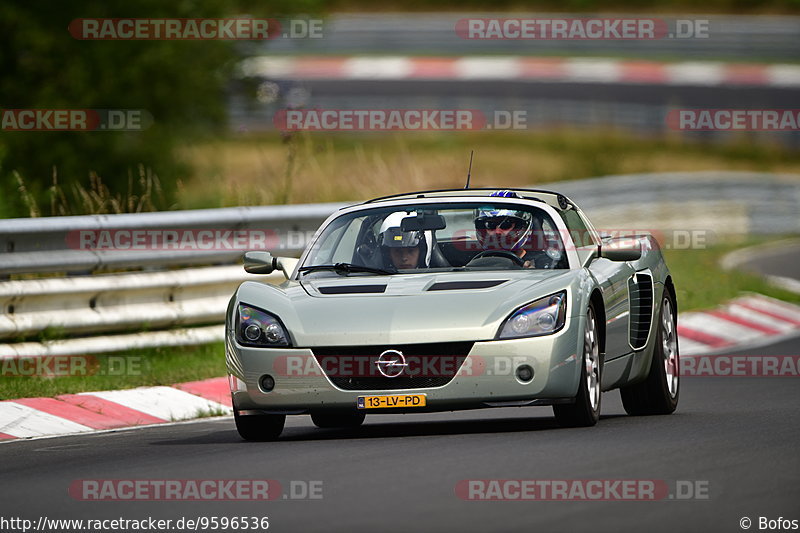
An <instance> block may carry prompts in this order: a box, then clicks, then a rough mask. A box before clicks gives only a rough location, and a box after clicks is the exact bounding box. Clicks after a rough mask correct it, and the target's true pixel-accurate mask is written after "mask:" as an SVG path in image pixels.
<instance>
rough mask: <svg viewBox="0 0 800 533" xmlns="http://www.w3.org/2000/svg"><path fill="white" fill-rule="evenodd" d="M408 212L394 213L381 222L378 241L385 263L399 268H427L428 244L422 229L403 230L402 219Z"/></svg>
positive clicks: (387, 265)
mask: <svg viewBox="0 0 800 533" xmlns="http://www.w3.org/2000/svg"><path fill="white" fill-rule="evenodd" d="M407 216H409V215H407V214H406V213H403V212H400V213H392V214H391V215H389V216H388V217H386V219H385V220H384V221H383V223H382V224H381V229H380V234H379V236H378V243H379V244H380V247H381V256H382V257H383V264H384V265H385V266H386V267H394V268H395V269H397V270H406V269H412V268H427V266H428V245H427V242H426V239H425V234H424V233H423V232H422V231H403V230H402V229H401V226H400V224H401V222H402V220H403V219H404V218H405V217H407Z"/></svg>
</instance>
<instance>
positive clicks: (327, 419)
mask: <svg viewBox="0 0 800 533" xmlns="http://www.w3.org/2000/svg"><path fill="white" fill-rule="evenodd" d="M245 270H247V271H248V272H251V273H256V274H270V273H272V272H274V271H276V270H281V271H283V273H284V275H285V276H286V277H287V280H286V281H285V282H284V283H283V284H281V285H280V286H275V285H271V284H268V283H261V282H256V281H247V282H245V283H242V284H241V286H240V287H239V288H238V290H237V291H236V293H235V294H234V295H233V298H232V299H231V301H230V305H229V308H228V312H227V319H226V360H227V369H228V374H229V381H230V387H231V393H232V395H233V406H234V415H235V420H236V427H237V429H238V431H239V434H240V435H241V436H242V437H243V438H245V439H247V440H269V439H274V438H277V437H278V436H279V435H280V433H281V431H282V430H283V426H284V423H285V420H286V415H293V414H310V415H311V419H312V420H313V422H314V424H316V425H317V426H319V427H325V428H330V427H353V426H358V425H360V424H361V423H363V422H364V419H365V415H366V414H368V413H410V412H413V413H423V412H432V411H450V410H456V409H475V408H480V407H512V406H513V407H519V406H537V405H552V407H553V411H554V412H555V417H556V419H557V421H558V422H559V423H560V424H561V425H564V426H591V425H594V424H595V423H597V421H598V419H599V414H600V403H601V393H602V392H604V391H609V390H612V389H620V392H621V394H622V401H623V404H624V406H625V410H626V411H627V412H628V413H629V414H632V415H647V414H667V413H671V412H673V411H674V410H675V408H676V406H677V404H678V374H679V373H678V368H679V361H678V342H677V341H678V339H677V333H676V315H677V309H676V300H675V288H674V286H673V281H672V278H671V276H670V273H669V270H668V269H667V266H666V264H665V263H664V258H663V257H662V254H661V252H660V250H659V247H658V243H657V242H656V241H655V239H654V238H653V237H652V236H650V235H634V236H628V237H624V238H620V237H617V238H611V237H610V236H609V235H608V234H606V233H604V232H598V231H597V230H596V229H595V228H594V227H593V226H592V224H591V223H590V222H589V220H588V219H587V218H586V216H585V215H584V214H583V212H582V211H581V210H580V209H579V208H578V207H577V206H576V205H575V204H574V203H573V202H572V201H571V200H569V199H568V198H567V197H565V196H563V195H561V194H558V193H555V192H550V191H543V190H531V189H514V190H505V191H496V190H486V189H465V190H441V191H427V192H415V193H409V194H403V195H397V196H391V197H385V198H378V199H375V200H370V201H368V202H365V203H363V204H359V205H355V206H352V207H347V208H344V209H341V210H340V211H338V212H336V213H334V214H333V215H331V216H330V217H329V218H328V219H327V220H326V221H325V222H324V223H323V225H322V227H321V228H320V229H319V230H318V231H317V233H316V234H315V235H314V237H313V239H312V240H311V242H310V244H309V246H308V248H307V249H306V251H305V252H304V253H303V255H302V256H301V257H300V259H299V261H298V260H296V259H289V258H281V257H273V256H272V255H271V254H270V253H269V252H248V253H247V254H245Z"/></svg>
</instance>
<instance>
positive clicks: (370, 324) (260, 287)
mask: <svg viewBox="0 0 800 533" xmlns="http://www.w3.org/2000/svg"><path fill="white" fill-rule="evenodd" d="M582 275H585V274H583V272H582V271H581V270H555V271H544V270H518V271H491V272H486V271H482V272H446V273H427V274H412V275H392V276H362V275H354V276H346V277H345V276H342V277H324V278H309V279H307V280H303V281H302V282H297V281H290V282H286V283H284V284H283V285H281V286H279V287H278V286H274V285H268V284H266V283H260V282H255V281H249V282H245V283H243V284H242V285H241V286H240V287H239V290H238V292H237V299H238V301H240V302H244V303H247V304H249V305H252V306H255V307H259V308H261V309H263V310H265V311H267V312H269V313H272V314H274V315H276V316H277V317H278V318H280V320H281V321H282V322H283V324H284V325H285V326H286V328H287V329H288V330H289V335H290V337H291V338H292V341H293V345H294V346H296V347H310V346H348V345H355V344H360V345H362V344H401V343H402V344H416V343H426V342H449V341H479V340H490V339H493V338H494V337H495V335H496V334H497V331H498V328H499V327H500V325H501V324H502V322H503V321H504V320H505V319H506V318H507V317H508V316H509V314H510V313H511V312H513V311H514V310H515V309H517V308H518V307H520V306H522V305H525V304H526V303H529V302H531V301H533V300H536V299H537V298H540V297H543V296H547V295H548V294H552V293H554V292H557V291H559V290H563V289H567V288H569V287H570V286H571V285H573V284H576V283H579V282H580V278H581V277H582ZM574 292H575V291H574V290H569V291H568V300H567V306H568V307H567V313H568V314H569V315H572V314H573V309H572V307H573V306H572V295H573V294H574Z"/></svg>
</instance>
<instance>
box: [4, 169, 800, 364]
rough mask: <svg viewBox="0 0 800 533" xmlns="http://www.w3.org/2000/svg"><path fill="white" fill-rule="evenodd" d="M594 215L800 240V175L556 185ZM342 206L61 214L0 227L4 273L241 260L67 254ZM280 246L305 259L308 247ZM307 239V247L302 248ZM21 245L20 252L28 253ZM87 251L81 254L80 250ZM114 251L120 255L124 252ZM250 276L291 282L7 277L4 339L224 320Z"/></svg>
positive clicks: (203, 255)
mask: <svg viewBox="0 0 800 533" xmlns="http://www.w3.org/2000/svg"><path fill="white" fill-rule="evenodd" d="M546 188H549V189H553V190H557V191H559V192H562V193H564V194H566V195H567V196H569V197H570V198H572V199H573V200H575V201H576V202H577V203H578V204H579V205H581V207H582V208H583V209H584V210H585V211H586V212H587V214H588V215H589V217H590V218H591V219H592V220H593V222H594V223H595V225H596V226H597V227H598V229H614V228H618V229H623V230H624V229H636V230H645V229H649V230H657V229H675V228H690V229H703V230H712V231H714V232H718V233H754V234H770V233H772V234H791V233H800V176H797V175H775V174H764V173H747V172H695V173H691V172H689V173H662V174H640V175H625V176H608V177H603V178H593V179H588V180H576V181H569V182H560V183H550V184H547V186H546ZM339 207H341V205H340V204H306V205H296V206H277V207H258V208H231V209H208V210H199V211H185V212H180V211H177V212H169V213H146V214H136V215H108V216H90V217H53V218H43V219H13V220H2V221H0V242H2V243H3V244H4V245H5V246H6V250H9V249H10V250H11V251H7V252H6V253H2V254H0V272H5V273H9V272H16V273H19V272H48V271H49V272H69V271H71V270H74V269H79V270H85V271H89V270H93V269H96V268H100V267H105V266H112V265H113V266H116V267H120V268H122V267H126V266H129V267H140V266H142V265H145V264H146V265H151V266H160V267H176V266H183V265H189V264H198V263H213V262H228V263H231V262H235V261H238V259H239V256H240V255H241V253H242V251H241V250H240V251H225V250H221V251H220V250H216V251H180V252H166V253H165V252H161V251H156V252H153V251H145V250H142V251H135V252H119V251H113V250H107V251H104V252H103V253H102V254H99V255H97V254H96V253H95V252H83V251H80V250H71V249H68V247H67V246H66V243H67V242H68V239H67V235H68V234H69V232H74V231H78V230H90V231H91V230H98V229H109V228H113V229H119V228H128V229H133V228H137V229H141V228H150V229H165V228H184V229H185V228H229V229H242V228H244V229H247V228H257V229H269V230H271V231H277V232H283V233H284V234H285V233H286V232H290V231H300V232H310V231H314V230H316V229H317V226H318V225H319V224H320V222H321V221H322V220H323V219H324V218H326V217H327V216H329V215H330V214H331V213H333V212H334V211H335V210H336V209H338V208H339ZM283 244H285V245H286V246H284V247H283V248H280V247H279V248H278V249H277V251H278V253H280V254H288V253H289V252H298V251H299V248H301V247H302V246H299V245H300V244H301V243H300V242H299V241H298V242H296V243H294V246H295V247H294V248H293V247H292V246H288V244H287V243H283ZM302 244H303V245H304V244H305V243H304V242H303V243H302ZM20 248H21V250H20ZM76 254H81V255H76ZM115 254H120V256H119V257H117V256H115ZM26 261H31V263H26ZM245 279H259V280H261V281H268V282H273V283H274V282H278V281H280V280H282V279H283V277H282V275H273V276H271V277H264V276H249V275H248V274H246V273H245V272H244V271H243V269H242V268H241V266H239V265H227V266H216V267H205V268H190V269H181V270H171V271H165V272H126V273H120V274H105V275H99V276H78V277H66V278H64V277H61V278H51V279H31V280H14V281H2V282H0V305H2V308H0V340H1V341H6V342H8V341H9V340H10V339H18V338H24V337H31V336H33V335H37V334H43V333H46V332H47V331H46V330H48V328H49V329H50V330H54V331H56V332H60V333H66V334H70V335H74V334H86V333H101V332H112V331H113V332H120V331H126V330H127V331H130V330H137V329H138V330H142V329H150V328H165V327H176V326H191V325H199V324H214V323H216V324H219V323H221V322H222V320H223V318H224V313H225V308H226V304H227V301H228V299H229V297H230V294H231V293H232V292H233V290H234V289H235V287H236V286H237V285H238V284H239V283H240V282H242V281H244V280H245ZM221 339H222V329H221V328H219V326H210V327H199V328H198V327H194V328H188V329H182V330H177V331H169V332H167V331H155V332H148V333H137V334H125V335H116V336H111V337H89V338H78V339H65V340H59V341H50V342H43V343H39V342H18V343H14V344H0V358H2V357H14V356H19V355H27V356H39V355H53V354H74V353H107V352H110V351H116V350H124V349H134V348H140V347H144V346H158V345H179V344H198V343H204V342H211V341H218V340H221Z"/></svg>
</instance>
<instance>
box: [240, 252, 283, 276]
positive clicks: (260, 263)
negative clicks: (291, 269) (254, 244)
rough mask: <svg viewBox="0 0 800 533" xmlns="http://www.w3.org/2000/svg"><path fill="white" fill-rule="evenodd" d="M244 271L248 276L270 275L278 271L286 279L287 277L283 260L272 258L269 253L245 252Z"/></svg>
mask: <svg viewBox="0 0 800 533" xmlns="http://www.w3.org/2000/svg"><path fill="white" fill-rule="evenodd" d="M244 270H245V272H249V273H250V274H272V273H273V272H275V271H276V270H280V271H282V272H283V275H284V276H286V278H287V279H288V277H289V274H288V273H287V272H286V267H285V266H284V264H283V258H282V257H273V256H272V254H271V253H269V252H245V254H244Z"/></svg>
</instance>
